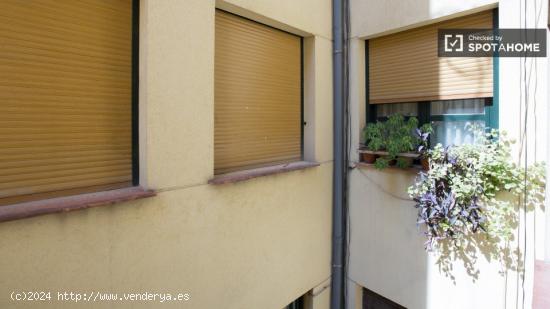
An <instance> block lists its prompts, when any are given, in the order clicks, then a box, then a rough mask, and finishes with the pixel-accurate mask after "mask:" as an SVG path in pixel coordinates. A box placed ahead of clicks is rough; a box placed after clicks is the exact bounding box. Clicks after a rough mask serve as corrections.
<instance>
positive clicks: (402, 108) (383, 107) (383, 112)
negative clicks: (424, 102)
mask: <svg viewBox="0 0 550 309" xmlns="http://www.w3.org/2000/svg"><path fill="white" fill-rule="evenodd" d="M417 106H418V104H417V103H416V102H414V103H389V104H378V105H376V116H377V117H388V116H390V115H392V114H397V113H399V114H401V115H403V116H415V117H416V116H418V107H417Z"/></svg>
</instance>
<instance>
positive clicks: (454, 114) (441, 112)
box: [369, 98, 495, 146]
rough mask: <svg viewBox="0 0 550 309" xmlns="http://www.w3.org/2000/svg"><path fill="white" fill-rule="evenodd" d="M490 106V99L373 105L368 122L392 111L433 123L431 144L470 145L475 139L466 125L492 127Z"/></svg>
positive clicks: (421, 122) (385, 116)
mask: <svg viewBox="0 0 550 309" xmlns="http://www.w3.org/2000/svg"><path fill="white" fill-rule="evenodd" d="M492 108H493V100H492V99H491V98H486V99H460V100H438V101H428V102H413V103H391V104H376V105H371V106H370V110H369V122H374V121H384V120H385V119H386V118H387V117H388V116H389V115H391V114H394V113H400V114H402V115H404V116H406V117H410V116H414V117H417V118H418V119H419V121H420V124H424V123H432V125H433V127H434V133H433V134H432V136H431V140H430V142H431V144H432V145H435V144H437V143H441V144H443V145H444V146H448V145H459V144H469V143H473V142H474V140H473V136H472V134H471V132H470V130H469V127H471V126H474V127H479V128H485V127H495V124H493V123H492V120H491V119H490V115H491V113H490V110H491V109H492Z"/></svg>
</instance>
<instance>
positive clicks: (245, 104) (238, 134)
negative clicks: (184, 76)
mask: <svg viewBox="0 0 550 309" xmlns="http://www.w3.org/2000/svg"><path fill="white" fill-rule="evenodd" d="M215 44H216V45H215V113H214V118H215V124H214V125H215V134H214V172H215V174H222V173H226V172H231V171H236V170H243V169H249V168H254V167H260V166H267V165H273V164H278V163H284V162H292V161H299V160H301V157H302V145H301V144H302V142H301V140H302V113H301V108H302V104H301V103H302V39H301V38H300V37H298V36H296V35H293V34H289V33H286V32H283V31H280V30H277V29H274V28H271V27H269V26H265V25H262V24H259V23H257V22H254V21H251V20H248V19H245V18H241V17H238V16H235V15H233V14H231V13H227V12H224V11H220V10H216V39H215Z"/></svg>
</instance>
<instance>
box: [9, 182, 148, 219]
mask: <svg viewBox="0 0 550 309" xmlns="http://www.w3.org/2000/svg"><path fill="white" fill-rule="evenodd" d="M155 195H156V193H155V192H154V191H150V190H145V189H143V188H141V187H130V188H124V189H117V190H109V191H102V192H95V193H86V194H79V195H72V196H66V197H58V198H52V199H45V200H39V201H32V202H25V203H19V204H12V205H7V206H0V222H3V221H11V220H17V219H23V218H29V217H35V216H39V215H45V214H51V213H58V212H67V211H72V210H78V209H85V208H91V207H97V206H104V205H111V204H115V203H121V202H126V201H131V200H136V199H141V198H145V197H150V196H155Z"/></svg>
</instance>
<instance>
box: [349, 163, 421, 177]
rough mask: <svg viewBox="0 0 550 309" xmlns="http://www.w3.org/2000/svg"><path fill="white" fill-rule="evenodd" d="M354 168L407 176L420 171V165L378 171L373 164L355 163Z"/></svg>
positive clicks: (390, 167) (389, 167)
mask: <svg viewBox="0 0 550 309" xmlns="http://www.w3.org/2000/svg"><path fill="white" fill-rule="evenodd" d="M355 167H358V168H364V169H371V170H376V171H379V172H384V171H391V172H403V173H409V174H418V173H419V172H420V171H422V166H420V165H413V166H410V167H407V168H400V167H397V166H388V167H386V168H384V169H381V170H380V169H377V168H376V167H375V166H374V164H370V163H364V162H356V163H355Z"/></svg>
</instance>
